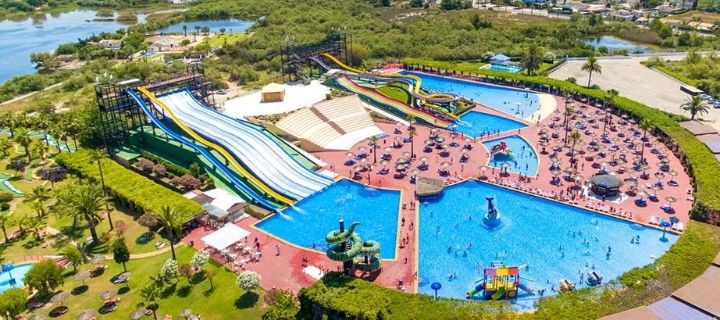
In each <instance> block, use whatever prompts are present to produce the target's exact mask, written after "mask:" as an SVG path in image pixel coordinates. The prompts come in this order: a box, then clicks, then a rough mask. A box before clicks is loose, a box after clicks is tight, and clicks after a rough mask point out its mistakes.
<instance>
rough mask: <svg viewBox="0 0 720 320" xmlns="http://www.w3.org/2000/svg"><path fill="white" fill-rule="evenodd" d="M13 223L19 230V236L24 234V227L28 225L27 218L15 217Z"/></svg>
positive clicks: (24, 216)
mask: <svg viewBox="0 0 720 320" xmlns="http://www.w3.org/2000/svg"><path fill="white" fill-rule="evenodd" d="M13 223H14V224H15V225H16V226H17V227H18V229H19V230H20V234H25V226H26V225H27V223H28V216H27V215H24V214H21V215H17V216H15V218H14V221H13Z"/></svg>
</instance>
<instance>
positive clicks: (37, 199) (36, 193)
mask: <svg viewBox="0 0 720 320" xmlns="http://www.w3.org/2000/svg"><path fill="white" fill-rule="evenodd" d="M48 200H50V189H47V188H45V186H42V185H41V186H37V187H35V188H33V189H32V191H31V192H30V193H28V194H27V195H26V196H25V200H24V202H29V203H30V205H31V206H32V207H33V209H35V213H36V214H37V217H38V218H42V217H44V216H45V214H46V212H45V203H46V202H47V201H48Z"/></svg>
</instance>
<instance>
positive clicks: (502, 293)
mask: <svg viewBox="0 0 720 320" xmlns="http://www.w3.org/2000/svg"><path fill="white" fill-rule="evenodd" d="M503 296H505V287H500V288H498V290H497V291H495V293H493V294H492V295H491V296H490V299H493V300H498V299H500V298H502V297H503Z"/></svg>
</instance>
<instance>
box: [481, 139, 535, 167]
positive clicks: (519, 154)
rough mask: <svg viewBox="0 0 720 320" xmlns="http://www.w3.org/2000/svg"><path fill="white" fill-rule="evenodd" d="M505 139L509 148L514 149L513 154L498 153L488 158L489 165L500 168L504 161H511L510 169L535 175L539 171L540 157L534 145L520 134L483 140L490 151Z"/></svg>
mask: <svg viewBox="0 0 720 320" xmlns="http://www.w3.org/2000/svg"><path fill="white" fill-rule="evenodd" d="M501 141H505V143H506V144H507V145H508V149H510V151H512V154H511V155H503V154H496V155H495V156H493V158H492V159H488V166H491V167H495V168H498V169H500V168H501V167H502V165H503V163H509V164H510V167H508V171H511V172H515V173H522V174H527V175H531V176H534V175H536V174H537V172H538V157H537V154H535V150H533V148H532V146H531V145H530V144H529V143H528V142H527V141H526V140H525V139H523V138H521V137H520V136H518V135H512V136H509V137H506V138H500V139H494V140H488V141H485V142H483V146H485V149H487V150H488V152H490V150H491V149H492V147H493V146H494V145H496V144H499V143H500V142H501Z"/></svg>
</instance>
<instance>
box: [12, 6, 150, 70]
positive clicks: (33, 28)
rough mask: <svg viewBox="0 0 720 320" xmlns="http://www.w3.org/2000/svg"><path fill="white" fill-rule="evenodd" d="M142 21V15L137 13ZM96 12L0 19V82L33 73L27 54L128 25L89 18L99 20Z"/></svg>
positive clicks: (143, 18)
mask: <svg viewBox="0 0 720 320" xmlns="http://www.w3.org/2000/svg"><path fill="white" fill-rule="evenodd" d="M137 17H138V21H140V22H142V21H145V17H146V15H145V14H139V15H137ZM98 18H100V17H98V16H97V15H96V13H95V11H92V10H76V11H71V12H67V13H60V14H52V15H51V14H45V15H44V16H41V18H38V17H33V18H28V19H25V20H22V21H10V20H5V21H2V22H0V44H1V45H0V56H1V57H3V59H1V60H0V83H2V82H5V81H6V80H8V79H10V78H12V77H14V76H18V75H22V74H27V73H34V72H35V68H34V66H33V64H32V63H30V54H32V53H33V52H40V51H52V50H54V49H55V48H57V46H58V45H60V44H62V43H67V42H74V41H77V39H78V38H87V37H90V36H92V35H93V34H99V33H101V32H112V31H115V30H117V29H120V28H125V27H127V26H128V25H127V24H123V23H120V22H117V21H88V20H93V19H98Z"/></svg>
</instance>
